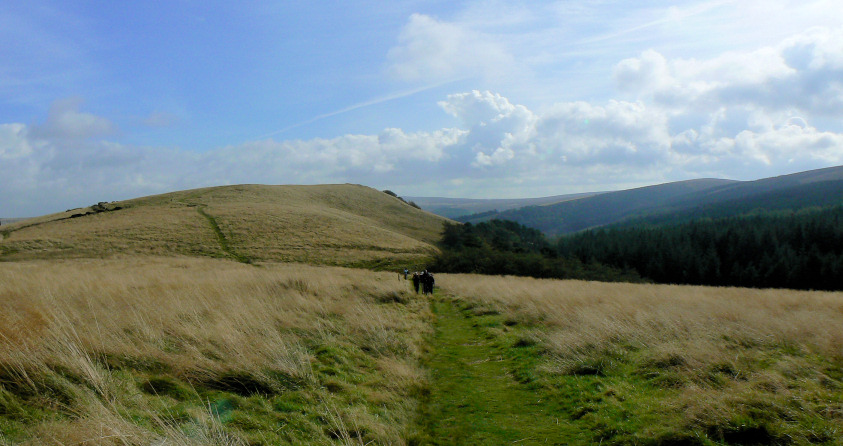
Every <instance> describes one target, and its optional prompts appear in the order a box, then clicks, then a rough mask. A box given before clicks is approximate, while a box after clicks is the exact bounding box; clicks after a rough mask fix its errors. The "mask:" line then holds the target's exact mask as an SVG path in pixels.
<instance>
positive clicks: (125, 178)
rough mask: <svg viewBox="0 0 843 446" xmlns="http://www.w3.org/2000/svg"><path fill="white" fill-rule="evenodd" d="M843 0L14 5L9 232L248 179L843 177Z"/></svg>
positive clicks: (482, 189) (492, 193)
mask: <svg viewBox="0 0 843 446" xmlns="http://www.w3.org/2000/svg"><path fill="white" fill-rule="evenodd" d="M841 17H843V3H841V2H840V1H839V0H799V1H790V0H763V1H762V0H735V1H730V0H714V1H657V0H642V1H636V2H629V1H624V0H616V1H612V0H606V1H601V0H594V1H585V0H581V1H506V0H497V1H494V0H492V1H463V2H460V1H438V0H430V1H427V0H410V1H394V2H383V1H365V0H364V1H342V2H340V1H319V0H315V1H296V0H293V1H277V2H271V1H252V0H244V1H241V2H228V1H225V2H222V1H214V0H202V1H199V0H173V1H169V2H114V1H93V0H92V1H77V0H8V1H5V2H4V6H3V8H0V216H2V217H7V218H9V217H28V216H36V215H43V214H47V213H52V212H60V211H64V210H65V209H71V208H76V207H81V206H87V205H91V204H94V203H97V202H100V201H114V200H123V199H128V198H134V197H140V196H146V195H151V194H157V193H164V192H171V191H176V190H184V189H192V188H198V187H205V186H218V185H229V184H322V183H356V184H364V185H367V186H371V187H374V188H377V189H390V190H392V191H395V192H396V193H398V194H399V195H402V196H441V197H464V198H521V197H524V198H526V197H541V196H550V195H560V194H568V193H578V192H588V191H603V190H618V189H626V188H631V187H639V186H644V185H651V184H660V183H665V182H670V181H680V180H687V179H694V178H711V177H714V178H728V179H736V180H753V179H758V178H765V177H770V176H776V175H783V174H788V173H794V172H800V171H804V170H810V169H816V168H822V167H829V166H837V165H841V164H843V21H841Z"/></svg>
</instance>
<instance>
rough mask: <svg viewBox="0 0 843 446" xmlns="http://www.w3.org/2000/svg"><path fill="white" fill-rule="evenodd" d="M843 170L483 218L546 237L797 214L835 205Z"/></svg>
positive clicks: (628, 193)
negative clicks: (635, 225)
mask: <svg viewBox="0 0 843 446" xmlns="http://www.w3.org/2000/svg"><path fill="white" fill-rule="evenodd" d="M841 190H843V166H839V167H831V168H826V169H818V170H812V171H807V172H800V173H795V174H790V175H782V176H778V177H773V178H765V179H761V180H756V181H732V180H718V179H700V180H690V181H680V182H675V183H667V184H661V185H657V186H648V187H642V188H637V189H630V190H624V191H618V192H608V193H605V194H600V195H597V196H593V197H587V198H581V199H577V200H572V201H567V202H563V203H556V204H551V205H547V206H529V207H525V208H521V209H512V210H508V211H504V212H500V213H497V214H495V215H494V216H486V217H485V218H486V219H488V218H500V219H507V220H513V221H516V222H519V223H521V224H524V225H527V226H530V227H533V228H537V229H539V230H541V231H543V232H545V233H546V234H548V235H561V234H568V233H572V232H576V231H581V230H583V229H588V228H594V227H600V226H606V225H611V224H631V223H632V222H634V221H638V222H646V223H654V224H656V223H670V222H671V221H687V220H690V219H694V218H706V217H708V218H713V217H723V216H733V215H740V214H744V213H747V212H751V211H752V210H753V209H758V210H784V209H801V208H804V207H810V206H827V205H831V204H836V203H840V200H841Z"/></svg>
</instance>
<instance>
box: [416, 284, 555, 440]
mask: <svg viewBox="0 0 843 446" xmlns="http://www.w3.org/2000/svg"><path fill="white" fill-rule="evenodd" d="M431 305H432V309H433V312H434V313H435V315H436V332H435V338H434V341H433V353H432V354H431V356H430V357H429V360H428V362H427V366H428V367H429V368H430V370H431V376H432V383H431V394H430V397H429V399H428V401H427V403H426V404H425V410H424V415H423V418H424V420H425V424H426V426H425V430H426V431H427V437H426V438H425V439H424V440H423V441H420V443H422V444H432V445H449V444H454V445H456V444H466V445H467V444H471V445H500V444H517V445H530V444H566V442H564V441H560V438H559V436H560V429H559V428H560V426H559V425H558V423H559V421H558V420H557V416H558V415H556V416H554V415H553V414H550V413H548V405H547V403H546V402H542V401H541V396H540V395H539V394H538V393H536V392H534V391H532V390H531V388H530V387H531V386H530V384H529V383H526V382H525V381H529V380H525V379H521V381H522V382H519V380H516V378H515V376H518V375H519V372H518V370H519V369H523V367H524V365H525V362H526V363H527V365H528V366H529V365H530V364H529V362H530V360H529V358H528V357H525V356H524V355H519V354H518V353H517V350H519V349H520V348H519V347H513V346H511V345H502V344H505V343H503V342H501V339H502V338H500V337H496V336H494V335H491V334H489V332H488V331H486V329H488V328H490V327H491V328H494V327H496V326H498V325H500V326H501V327H502V326H503V324H502V323H501V321H500V316H495V315H490V316H483V315H479V316H478V315H475V314H473V313H472V312H470V311H468V310H462V309H460V308H458V307H457V306H456V305H455V304H454V303H452V302H451V301H447V300H444V299H438V300H434V301H433V302H432V304H431ZM524 348H527V349H528V348H529V347H524ZM513 349H514V350H513ZM528 356H529V355H528Z"/></svg>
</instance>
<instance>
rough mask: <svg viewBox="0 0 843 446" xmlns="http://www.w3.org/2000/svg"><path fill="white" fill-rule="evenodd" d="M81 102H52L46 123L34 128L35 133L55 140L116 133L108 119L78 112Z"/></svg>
mask: <svg viewBox="0 0 843 446" xmlns="http://www.w3.org/2000/svg"><path fill="white" fill-rule="evenodd" d="M82 102H83V101H82V99H80V98H69V99H63V100H59V101H55V102H53V104H52V106H51V107H50V113H49V115H48V116H47V121H46V122H45V123H44V124H43V125H41V126H38V127H36V128H35V129H34V130H35V132H36V133H37V134H38V135H39V136H42V137H45V138H51V139H55V140H82V139H87V138H94V137H100V136H106V135H109V134H112V133H114V132H115V131H116V129H117V128H116V126H115V125H114V124H112V123H111V121H109V120H108V119H106V118H103V117H101V116H97V115H94V114H92V113H86V112H81V111H79V107H81V105H82Z"/></svg>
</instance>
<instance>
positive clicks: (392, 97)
mask: <svg viewBox="0 0 843 446" xmlns="http://www.w3.org/2000/svg"><path fill="white" fill-rule="evenodd" d="M460 80H462V79H451V80H447V81H442V82H437V83H435V84H430V85H425V86H423V87H418V88H414V89H411V90H404V91H399V92H397V93H392V94H389V95H386V96H381V97H379V98H375V99H370V100H368V101H363V102H358V103H356V104H353V105H349V106H348V107H344V108H341V109H339V110H334V111H332V112H328V113H323V114H321V115H318V116H315V117H313V118H310V119H308V120H306V121H301V122H297V123H295V124H292V125H288V126H287V127H284V128H283V129H281V130H276V131H274V132H272V133H267V134H266V135H263V136H259V137H257V138H255V139H266V138H269V137H271V136H275V135H278V134H281V133H284V132H287V131H289V130H292V129H294V128H297V127H301V126H303V125H307V124H311V123H314V122H316V121H319V120H322V119H325V118H330V117H331V116H336V115H340V114H343V113H347V112H350V111H352V110H357V109H359V108H363V107H368V106H370V105H375V104H382V103H384V102H389V101H392V100H395V99H400V98H405V97H407V96H412V95H414V94H416V93H421V92H423V91H427V90H432V89H434V88H437V87H441V86H443V85H447V84H450V83H454V82H458V81H460Z"/></svg>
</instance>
